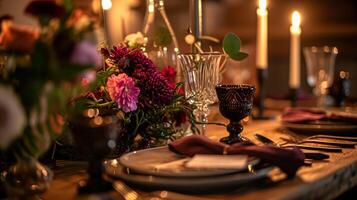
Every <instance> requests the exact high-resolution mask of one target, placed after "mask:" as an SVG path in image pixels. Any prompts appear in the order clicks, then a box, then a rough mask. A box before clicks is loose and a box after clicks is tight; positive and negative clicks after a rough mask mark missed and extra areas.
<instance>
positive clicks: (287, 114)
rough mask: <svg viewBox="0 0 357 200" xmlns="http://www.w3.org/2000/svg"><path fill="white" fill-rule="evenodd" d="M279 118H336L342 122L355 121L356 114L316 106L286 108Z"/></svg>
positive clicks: (306, 119)
mask: <svg viewBox="0 0 357 200" xmlns="http://www.w3.org/2000/svg"><path fill="white" fill-rule="evenodd" d="M281 120H282V121H283V122H293V123H300V122H307V121H315V120H338V121H344V122H357V114H356V113H350V112H342V111H325V110H322V109H317V108H287V109H286V110H285V111H284V113H283V115H282V117H281Z"/></svg>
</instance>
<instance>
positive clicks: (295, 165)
mask: <svg viewBox="0 0 357 200" xmlns="http://www.w3.org/2000/svg"><path fill="white" fill-rule="evenodd" d="M169 149H170V150H171V151H173V152H175V153H178V154H183V155H186V156H194V155H195V154H223V152H224V151H226V153H227V154H244V155H249V156H254V157H257V158H260V159H262V160H264V161H266V162H268V163H270V164H272V165H275V166H278V167H279V168H280V169H281V170H282V171H283V172H285V173H286V174H287V175H288V176H289V177H292V176H295V174H296V171H297V170H298V169H299V168H300V167H301V166H302V165H303V164H304V159H305V156H304V153H303V152H302V151H301V150H300V149H298V148H292V149H281V148H278V147H272V146H256V145H253V144H251V145H247V144H243V143H236V144H233V145H231V146H228V145H226V144H223V143H220V142H214V141H212V140H210V139H209V138H207V137H205V136H201V135H192V136H187V137H184V138H181V139H179V140H176V141H174V142H172V143H170V144H169Z"/></svg>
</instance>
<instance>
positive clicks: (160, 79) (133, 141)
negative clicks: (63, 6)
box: [76, 45, 197, 153]
mask: <svg viewBox="0 0 357 200" xmlns="http://www.w3.org/2000/svg"><path fill="white" fill-rule="evenodd" d="M101 53H102V55H103V57H104V60H105V66H103V67H102V68H101V69H100V70H99V71H97V76H96V81H95V82H93V83H91V86H92V88H94V90H93V91H91V92H89V93H88V94H86V95H83V96H81V97H79V98H77V101H76V105H77V106H76V107H77V108H81V109H83V108H84V109H96V110H97V111H99V112H95V113H97V114H98V115H105V114H108V113H111V114H113V113H114V114H116V115H117V116H120V117H121V118H122V119H123V120H124V127H125V131H124V132H123V133H122V134H121V135H120V136H119V139H118V142H119V143H118V147H119V148H120V152H121V153H122V152H125V151H129V150H133V149H136V148H147V147H150V146H154V145H160V144H164V143H165V142H167V141H168V140H170V139H175V138H177V137H180V136H182V135H183V134H184V133H183V130H182V129H181V128H182V124H183V123H185V122H188V123H189V124H190V125H191V126H190V127H191V131H192V132H194V133H195V132H197V128H196V126H195V119H194V117H193V114H192V111H193V109H194V106H192V105H190V104H189V103H188V101H187V100H186V99H185V97H184V94H183V88H182V85H181V84H176V83H175V76H176V72H175V70H174V68H173V67H170V66H168V67H166V68H165V69H163V70H162V71H161V72H160V71H159V70H158V69H157V67H156V65H155V64H154V63H153V62H152V61H151V60H150V59H149V58H148V57H147V56H146V55H145V54H144V53H143V52H142V50H141V49H138V48H129V47H126V46H125V45H119V46H114V47H113V48H111V49H109V48H102V49H101Z"/></svg>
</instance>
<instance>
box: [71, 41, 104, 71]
mask: <svg viewBox="0 0 357 200" xmlns="http://www.w3.org/2000/svg"><path fill="white" fill-rule="evenodd" d="M71 62H72V63H74V64H80V65H93V66H100V65H101V62H102V60H101V57H100V55H99V53H98V50H97V48H96V46H95V45H93V44H92V43H91V42H89V41H86V40H84V41H82V42H80V43H78V44H77V45H76V46H75V47H74V50H73V52H72V56H71Z"/></svg>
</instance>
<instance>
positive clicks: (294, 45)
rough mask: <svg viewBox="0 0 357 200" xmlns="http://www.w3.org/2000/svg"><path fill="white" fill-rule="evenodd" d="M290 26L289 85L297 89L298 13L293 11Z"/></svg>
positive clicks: (298, 68) (298, 76)
mask: <svg viewBox="0 0 357 200" xmlns="http://www.w3.org/2000/svg"><path fill="white" fill-rule="evenodd" d="M291 21H292V24H291V26H290V71H289V86H290V88H293V89H297V88H299V87H300V34H301V28H300V14H299V12H297V11H294V12H293V14H292V19H291Z"/></svg>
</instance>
